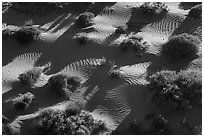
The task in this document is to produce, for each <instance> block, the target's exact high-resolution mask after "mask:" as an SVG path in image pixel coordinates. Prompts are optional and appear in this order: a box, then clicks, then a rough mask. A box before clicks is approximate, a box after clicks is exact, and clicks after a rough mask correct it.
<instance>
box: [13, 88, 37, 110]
mask: <svg viewBox="0 0 204 137" xmlns="http://www.w3.org/2000/svg"><path fill="white" fill-rule="evenodd" d="M34 98H35V96H34V95H33V94H32V93H30V92H27V93H25V94H18V95H17V96H16V97H15V98H14V99H13V100H12V101H13V104H14V107H15V108H16V109H17V110H24V109H27V108H28V106H29V105H30V104H31V103H32V100H33V99H34Z"/></svg>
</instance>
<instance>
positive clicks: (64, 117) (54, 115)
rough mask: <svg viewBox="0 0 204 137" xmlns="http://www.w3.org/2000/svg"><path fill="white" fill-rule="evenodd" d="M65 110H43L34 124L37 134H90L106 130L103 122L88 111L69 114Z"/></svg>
mask: <svg viewBox="0 0 204 137" xmlns="http://www.w3.org/2000/svg"><path fill="white" fill-rule="evenodd" d="M72 108H73V107H72ZM74 108H76V107H74ZM74 110H75V109H74ZM67 111H68V110H66V111H65V112H63V111H54V110H47V111H45V112H43V113H42V114H41V115H40V116H39V117H38V118H37V121H36V124H35V126H36V128H37V131H38V134H41V135H90V134H92V133H93V132H94V133H96V131H97V133H99V132H101V131H104V130H106V126H105V123H104V122H103V121H100V120H95V119H94V118H93V117H92V115H90V114H89V113H88V112H85V111H82V112H80V113H76V115H70V112H69V113H67ZM69 111H70V109H69Z"/></svg>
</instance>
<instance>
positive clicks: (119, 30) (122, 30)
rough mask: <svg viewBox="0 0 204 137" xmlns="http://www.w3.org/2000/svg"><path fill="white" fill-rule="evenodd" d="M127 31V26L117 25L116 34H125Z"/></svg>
mask: <svg viewBox="0 0 204 137" xmlns="http://www.w3.org/2000/svg"><path fill="white" fill-rule="evenodd" d="M126 31H127V26H126V25H124V26H119V27H117V29H116V30H115V34H125V33H126Z"/></svg>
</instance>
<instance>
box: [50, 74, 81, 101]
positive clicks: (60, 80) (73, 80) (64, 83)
mask: <svg viewBox="0 0 204 137" xmlns="http://www.w3.org/2000/svg"><path fill="white" fill-rule="evenodd" d="M48 83H49V85H50V87H51V88H52V89H53V90H54V91H56V92H57V93H59V94H61V95H62V94H66V95H67V97H68V98H69V96H70V94H71V93H72V92H74V91H75V90H77V89H78V88H79V87H81V86H82V79H81V78H79V77H74V76H68V75H66V74H57V75H53V76H52V77H51V78H50V79H49V80H48Z"/></svg>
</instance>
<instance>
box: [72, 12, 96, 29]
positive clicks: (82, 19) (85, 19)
mask: <svg viewBox="0 0 204 137" xmlns="http://www.w3.org/2000/svg"><path fill="white" fill-rule="evenodd" d="M94 17H95V15H94V14H93V13H91V12H84V13H82V14H80V15H79V18H78V19H77V20H76V25H77V26H79V27H82V28H84V27H88V26H90V25H92V23H91V19H92V18H94Z"/></svg>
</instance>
